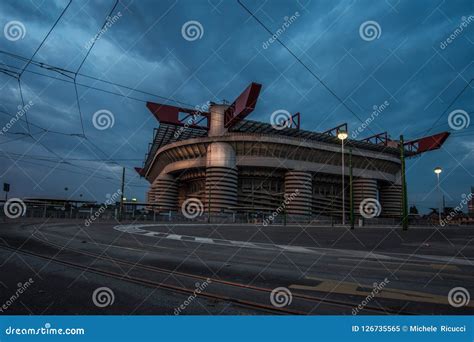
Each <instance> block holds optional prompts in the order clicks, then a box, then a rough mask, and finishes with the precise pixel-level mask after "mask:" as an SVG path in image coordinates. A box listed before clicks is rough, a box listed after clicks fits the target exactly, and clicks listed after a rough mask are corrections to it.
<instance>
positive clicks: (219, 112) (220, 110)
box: [208, 104, 229, 137]
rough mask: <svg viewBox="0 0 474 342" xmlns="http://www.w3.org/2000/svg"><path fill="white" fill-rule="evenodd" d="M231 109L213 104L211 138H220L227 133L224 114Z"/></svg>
mask: <svg viewBox="0 0 474 342" xmlns="http://www.w3.org/2000/svg"><path fill="white" fill-rule="evenodd" d="M227 108H229V106H227V105H220V104H212V105H211V106H210V107H209V112H210V113H211V118H210V119H209V133H208V136H210V137H218V136H222V135H224V134H225V133H227V128H225V127H224V112H225V110H226V109H227Z"/></svg>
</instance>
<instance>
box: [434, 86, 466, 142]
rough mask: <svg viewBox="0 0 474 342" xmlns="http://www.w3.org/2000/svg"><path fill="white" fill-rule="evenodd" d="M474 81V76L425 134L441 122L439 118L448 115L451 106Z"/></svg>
mask: <svg viewBox="0 0 474 342" xmlns="http://www.w3.org/2000/svg"><path fill="white" fill-rule="evenodd" d="M473 81H474V78H471V80H470V81H469V82H468V83H467V84H466V86H465V87H464V88H463V89H462V90H461V91H460V92H459V93H458V94H457V95H456V96H455V97H454V98H453V100H452V101H451V102H450V103H449V104H448V106H447V107H446V109H445V110H444V111H443V112H442V113H441V114H440V116H439V117H438V118H437V119H436V120H435V122H434V123H433V125H431V127H430V128H429V129H428V130H426V132H425V135H426V134H428V133H429V132H431V130H432V129H433V128H434V127H436V124H437V123H438V122H439V120H441V118H442V117H443V116H444V115H446V113H447V112H448V110H449V109H450V108H451V106H452V105H453V104H454V103H455V102H456V101H457V100H458V99H459V98H460V97H461V95H462V94H464V92H465V91H466V90H467V88H469V87H470V85H471V83H472V82H473Z"/></svg>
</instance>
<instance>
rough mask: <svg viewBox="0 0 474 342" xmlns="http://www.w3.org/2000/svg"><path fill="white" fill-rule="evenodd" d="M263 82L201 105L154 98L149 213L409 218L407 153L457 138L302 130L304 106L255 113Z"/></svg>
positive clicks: (342, 128)
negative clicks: (265, 116)
mask: <svg viewBox="0 0 474 342" xmlns="http://www.w3.org/2000/svg"><path fill="white" fill-rule="evenodd" d="M260 89H261V85H260V84H257V83H252V84H250V85H249V86H248V87H247V88H246V89H245V90H244V91H243V92H242V94H241V95H240V96H239V97H238V98H237V99H236V100H235V101H234V102H233V103H232V104H226V103H224V104H216V103H207V104H206V105H205V106H202V107H196V108H194V109H189V108H180V107H175V106H169V105H165V104H158V103H151V102H148V103H147V107H148V109H149V110H150V111H151V112H152V113H153V115H154V116H155V117H156V119H157V120H158V121H159V127H158V128H156V129H155V130H154V136H153V141H152V142H151V143H150V144H149V149H148V153H147V155H146V157H145V161H144V164H143V167H141V168H137V172H138V173H139V174H140V175H141V176H143V177H145V178H146V179H147V180H148V181H149V182H150V189H149V191H148V193H147V204H148V206H147V208H148V210H152V211H154V212H155V213H170V215H171V213H173V212H176V213H179V212H182V213H183V214H185V216H186V217H188V218H196V217H197V216H202V215H203V214H205V215H204V216H206V215H207V216H210V215H213V216H214V215H217V216H219V215H223V216H226V215H229V214H230V215H234V217H235V215H236V214H243V215H247V216H248V215H252V214H254V215H255V214H259V213H262V214H264V215H267V214H270V215H271V214H272V213H273V215H271V216H272V217H275V212H276V213H277V214H280V213H284V214H285V215H284V216H285V219H286V217H287V216H288V217H291V218H292V219H302V220H308V219H312V218H313V219H314V218H323V217H326V218H327V217H331V218H334V219H336V220H339V221H341V219H342V222H343V223H344V222H345V221H346V219H348V218H349V217H350V218H351V219H354V217H361V216H362V217H365V218H373V217H376V216H377V217H385V218H393V219H400V217H401V216H402V212H403V203H404V200H403V198H404V195H403V191H404V187H403V184H404V175H403V164H404V158H405V157H413V156H415V155H419V154H420V153H423V152H427V151H431V150H435V149H438V148H439V147H440V146H441V145H442V144H443V143H444V141H445V140H446V139H447V137H448V135H449V133H439V134H436V135H433V136H429V137H424V138H420V139H417V140H413V141H408V142H403V141H399V140H391V139H389V138H388V134H387V132H383V133H380V134H376V135H374V136H371V137H368V138H365V139H360V140H356V139H352V138H351V137H350V135H349V134H348V133H349V130H348V127H347V124H346V123H344V124H341V125H339V126H337V127H335V128H332V129H329V130H327V131H325V132H311V131H307V130H302V129H300V120H301V115H300V113H296V114H294V115H292V114H290V113H288V112H287V111H285V110H279V111H276V112H274V113H273V114H272V117H271V123H263V122H257V121H252V120H247V119H245V118H246V117H247V116H248V115H249V114H250V113H251V112H252V111H253V110H254V109H255V107H256V104H257V99H258V96H259V93H260ZM401 146H403V148H401ZM405 197H406V196H405ZM272 220H273V218H272Z"/></svg>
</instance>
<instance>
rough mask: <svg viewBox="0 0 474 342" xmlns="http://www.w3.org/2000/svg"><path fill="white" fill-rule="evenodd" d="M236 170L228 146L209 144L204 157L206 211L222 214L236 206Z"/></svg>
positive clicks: (231, 152)
mask: <svg viewBox="0 0 474 342" xmlns="http://www.w3.org/2000/svg"><path fill="white" fill-rule="evenodd" d="M237 184H238V180H237V168H236V158H235V151H234V149H233V148H232V146H231V145H230V144H227V143H222V142H214V143H211V144H210V145H209V146H208V147H207V157H206V197H205V203H206V206H205V207H206V211H209V208H210V211H211V212H222V211H224V210H227V209H229V208H231V207H235V206H236V205H237Z"/></svg>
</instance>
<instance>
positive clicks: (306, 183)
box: [285, 171, 313, 216]
mask: <svg viewBox="0 0 474 342" xmlns="http://www.w3.org/2000/svg"><path fill="white" fill-rule="evenodd" d="M312 202H313V176H312V175H311V173H310V172H304V171H287V172H286V173H285V208H286V213H287V214H288V215H307V216H309V215H311V210H312Z"/></svg>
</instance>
